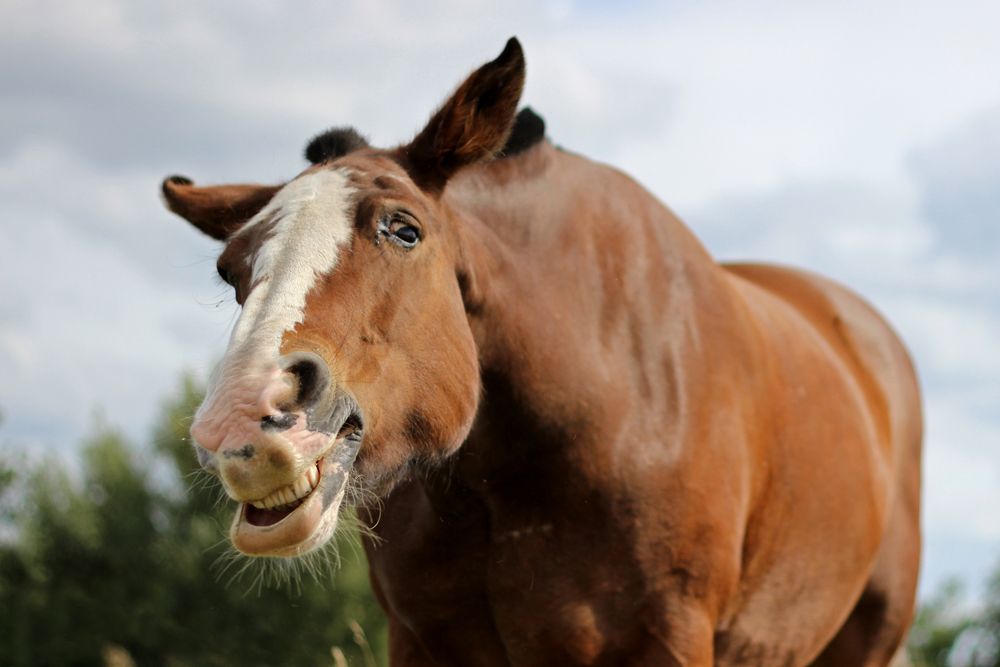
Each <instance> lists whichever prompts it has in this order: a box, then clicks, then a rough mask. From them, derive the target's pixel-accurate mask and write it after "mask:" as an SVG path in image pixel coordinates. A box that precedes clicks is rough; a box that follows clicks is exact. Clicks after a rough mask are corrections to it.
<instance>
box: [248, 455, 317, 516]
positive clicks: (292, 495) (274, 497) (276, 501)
mask: <svg viewBox="0 0 1000 667" xmlns="http://www.w3.org/2000/svg"><path fill="white" fill-rule="evenodd" d="M317 484H319V466H316V465H314V466H310V467H309V469H308V470H306V471H305V472H304V473H303V474H302V477H299V478H298V479H297V480H295V483H294V484H290V485H288V486H286V487H284V488H281V489H278V490H277V491H275V492H274V493H272V494H271V495H269V496H267V497H265V498H261V499H260V500H254V501H252V502H251V503H250V504H251V505H253V506H254V507H256V508H258V509H273V508H275V507H280V506H283V505H292V504H293V503H294V505H295V506H296V507H298V506H299V505H301V504H302V503H301V502H300V501H301V500H302V499H303V498H305V497H306V496H308V495H309V494H310V493H312V490H313V489H315V488H316V485H317Z"/></svg>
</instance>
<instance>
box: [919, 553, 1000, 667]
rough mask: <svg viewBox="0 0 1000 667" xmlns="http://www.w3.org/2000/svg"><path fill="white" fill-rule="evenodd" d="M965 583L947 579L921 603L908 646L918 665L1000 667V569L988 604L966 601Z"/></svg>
mask: <svg viewBox="0 0 1000 667" xmlns="http://www.w3.org/2000/svg"><path fill="white" fill-rule="evenodd" d="M963 592H964V591H963V586H962V584H961V583H960V582H958V581H950V582H947V583H946V584H945V585H944V586H942V587H941V589H940V590H939V591H938V592H937V593H936V594H935V595H934V597H932V598H931V599H930V600H928V601H927V602H926V603H924V604H923V605H921V606H920V609H919V610H918V612H917V618H916V620H915V621H914V623H913V628H912V629H911V631H910V638H909V642H908V646H907V648H908V649H909V654H910V659H911V661H912V663H913V664H914V665H915V667H1000V650H998V649H1000V570H998V571H997V573H996V575H994V579H993V583H992V585H991V586H990V590H989V593H988V595H987V604H986V605H985V606H984V607H983V608H981V609H971V608H969V607H967V606H966V605H965V604H964V599H963Z"/></svg>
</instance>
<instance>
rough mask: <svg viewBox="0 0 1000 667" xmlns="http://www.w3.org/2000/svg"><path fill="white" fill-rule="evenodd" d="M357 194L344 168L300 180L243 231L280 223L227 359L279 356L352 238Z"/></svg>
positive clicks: (264, 250) (265, 248)
mask: <svg viewBox="0 0 1000 667" xmlns="http://www.w3.org/2000/svg"><path fill="white" fill-rule="evenodd" d="M353 192H354V188H352V187H350V186H349V185H348V177H347V173H346V172H345V171H344V170H337V171H335V170H331V169H323V170H321V171H316V172H313V173H311V174H306V175H305V176H300V177H299V178H297V179H295V180H294V181H292V182H291V183H289V184H288V185H286V186H285V187H284V188H282V189H281V190H280V191H279V192H278V194H276V195H275V196H274V198H273V199H272V200H271V201H270V202H269V203H268V204H267V206H265V207H264V208H263V209H261V211H260V213H258V214H257V215H255V216H254V217H253V218H252V219H251V220H250V221H249V222H248V223H247V224H246V225H245V226H244V227H243V229H241V230H240V231H239V232H238V234H245V233H247V232H249V231H250V230H251V229H253V227H255V226H256V225H259V224H261V223H262V222H263V221H265V220H268V219H273V220H274V221H275V224H274V227H273V229H272V230H271V236H270V238H268V239H267V240H266V241H264V243H263V244H262V245H261V247H260V249H259V250H258V252H257V256H256V257H255V258H254V262H253V276H252V282H251V284H252V285H254V287H253V290H252V291H251V292H250V294H249V296H248V297H247V299H246V302H245V303H244V304H243V312H242V313H240V317H239V319H238V320H237V321H236V326H235V327H234V328H233V335H232V337H231V338H230V341H229V350H228V351H227V356H228V355H229V354H232V353H233V352H235V351H236V350H238V349H239V348H243V349H242V350H240V351H241V352H245V353H247V354H262V355H266V356H269V357H277V355H278V348H279V347H280V346H281V338H282V336H283V335H284V333H285V332H286V331H289V330H291V329H293V328H294V327H295V325H296V324H298V323H299V322H301V321H302V315H303V311H304V310H305V305H306V295H307V294H308V293H309V290H311V289H312V288H313V286H315V284H316V281H317V280H318V279H319V278H320V276H323V275H326V274H328V273H329V272H330V271H332V270H333V268H334V267H335V266H336V264H337V256H338V255H339V253H340V249H341V248H342V247H343V246H345V245H346V244H347V243H348V242H349V241H350V239H351V229H352V227H353V225H352V224H351V221H350V219H349V217H348V214H349V205H350V195H351V194H352V193H353ZM241 356H242V355H241Z"/></svg>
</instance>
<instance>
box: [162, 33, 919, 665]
mask: <svg viewBox="0 0 1000 667" xmlns="http://www.w3.org/2000/svg"><path fill="white" fill-rule="evenodd" d="M524 77H525V61H524V54H523V51H522V48H521V46H520V44H519V43H518V41H517V40H516V39H514V38H512V39H511V40H510V41H509V42H508V43H507V45H506V47H505V48H504V50H503V52H502V53H501V54H500V55H499V56H498V57H497V58H496V59H495V60H493V61H491V62H488V63H486V64H485V65H483V66H482V67H480V68H479V69H477V70H476V71H474V72H473V73H472V74H471V75H470V76H469V77H468V78H467V79H466V80H465V81H464V82H463V83H462V84H461V85H460V86H459V87H458V88H457V89H456V91H455V92H454V94H453V95H452V96H451V97H450V98H448V99H447V101H446V102H445V103H444V104H443V105H442V106H441V107H440V108H439V109H438V110H437V111H436V112H435V113H434V114H433V116H432V117H431V118H430V120H429V122H428V123H427V125H426V126H425V127H424V128H423V129H422V130H421V131H420V132H419V133H418V134H417V135H416V136H415V138H414V139H413V140H412V141H410V142H409V143H406V144H404V145H400V146H398V147H396V148H393V149H388V150H386V149H379V148H374V147H371V146H370V145H369V144H368V143H367V141H366V140H365V139H364V138H363V137H362V136H361V135H360V134H358V132H357V131H355V130H354V129H352V128H345V127H341V128H335V129H333V130H330V131H328V132H326V133H324V134H322V135H320V136H317V137H316V138H315V139H314V140H313V141H312V142H310V144H309V146H308V148H307V150H306V157H307V159H308V161H309V162H310V166H309V167H308V168H307V169H305V170H304V171H303V172H302V173H301V174H300V175H298V176H296V177H295V178H293V179H291V180H290V181H288V182H287V183H283V184H279V185H273V186H265V185H254V184H248V185H224V186H216V187H199V186H196V185H194V183H193V182H192V181H191V180H189V179H187V178H184V177H180V176H173V177H169V178H167V179H166V180H165V181H164V183H163V185H162V193H163V196H164V198H165V201H166V204H167V206H168V207H169V209H170V210H171V211H173V212H174V213H177V214H179V215H180V216H182V217H184V218H185V219H187V220H188V221H190V222H191V223H192V224H193V225H194V226H195V227H196V228H198V229H199V230H201V231H202V232H204V233H205V234H208V235H209V236H211V237H213V238H215V239H218V240H220V241H222V242H224V244H225V248H224V250H223V251H222V253H221V255H220V256H219V259H218V272H219V275H220V276H221V278H222V280H224V281H225V282H226V283H228V284H229V285H231V286H232V288H233V289H234V290H235V298H236V300H237V302H238V303H239V304H240V306H241V307H242V310H241V312H240V315H239V317H238V319H237V320H236V323H235V325H234V328H233V332H232V335H231V339H230V341H229V344H228V348H227V350H226V352H225V355H224V356H223V357H222V359H221V361H220V362H219V363H218V365H217V367H216V368H215V370H214V371H213V372H212V375H211V377H210V379H209V384H208V389H207V393H206V397H205V399H204V402H203V403H202V404H201V406H200V408H199V409H198V411H197V413H196V415H195V419H194V422H193V425H192V428H191V434H192V437H193V440H194V448H195V450H196V453H197V456H198V458H199V460H200V462H201V465H202V466H203V467H204V468H205V469H206V470H207V471H209V472H210V473H213V474H214V475H216V476H218V478H219V479H220V480H221V483H222V485H223V487H224V488H225V491H226V493H227V494H228V495H229V496H230V497H231V498H232V499H234V500H235V501H237V502H238V503H239V506H238V509H237V511H236V514H235V517H234V520H233V523H232V526H231V529H230V536H231V539H232V542H233V544H234V545H235V547H236V548H237V549H239V550H240V551H241V552H243V553H245V554H248V555H251V556H274V557H295V556H300V555H303V554H305V553H307V552H310V551H311V550H314V549H317V548H318V547H320V546H321V545H323V544H324V543H325V542H326V541H327V540H328V539H329V538H330V536H331V535H332V534H333V532H334V529H335V527H336V525H337V519H338V513H339V512H340V511H341V509H342V507H349V506H355V507H356V508H357V513H358V516H359V518H360V520H361V521H362V522H363V523H364V524H366V526H367V528H368V532H369V534H368V536H366V537H365V538H364V541H365V551H366V554H367V557H368V561H369V565H370V578H371V584H372V588H373V590H374V592H375V595H376V596H377V597H378V600H379V602H380V603H381V605H382V607H383V608H384V610H385V613H386V615H387V617H388V623H389V653H390V659H391V663H392V664H393V665H482V666H501V665H503V666H513V665H518V666H524V665H689V666H693V665H702V666H704V665H737V664H752V665H763V666H772V665H774V666H778V665H781V666H792V667H796V666H804V665H817V666H820V665H866V666H874V665H880V666H882V665H886V664H888V663H889V662H890V660H891V659H893V657H894V655H895V654H896V653H897V651H898V650H899V647H900V645H901V643H902V640H903V638H904V637H905V635H906V632H907V628H908V626H909V624H910V622H911V619H912V615H913V605H914V596H915V588H916V579H917V571H918V565H919V558H920V528H919V514H920V500H919V498H920V448H921V429H922V426H921V407H920V398H919V390H918V384H917V380H916V377H915V372H914V368H913V365H912V363H911V361H910V358H909V357H908V354H907V352H906V350H905V348H904V346H903V344H902V343H901V342H900V340H899V338H898V337H897V336H896V335H895V334H894V332H893V331H892V329H891V328H890V327H889V325H888V324H887V323H886V322H885V321H884V320H883V319H882V318H881V317H880V316H879V315H878V314H877V313H876V312H875V310H873V308H872V307H871V306H870V305H868V304H867V303H866V302H865V301H864V300H862V299H861V298H860V297H858V296H856V295H855V294H853V293H851V292H850V291H848V290H847V289H846V288H844V287H841V286H839V285H838V284H835V283H833V282H831V281H830V280H827V279H824V278H822V277H820V276H817V275H814V274H812V273H808V272H805V271H800V270H796V269H792V268H785V267H779V266H771V265H765V264H753V263H739V264H736V263H734V264H719V263H717V262H716V261H714V260H713V259H712V258H711V256H710V255H709V254H708V252H707V251H706V249H705V248H704V247H703V246H702V245H701V244H700V242H699V241H698V240H697V239H696V238H695V236H694V235H693V233H692V232H691V231H690V230H689V229H688V228H687V227H685V226H684V225H683V224H682V223H681V222H680V221H679V220H678V219H677V218H676V217H675V216H674V214H673V213H671V212H670V211H669V210H668V209H667V208H666V207H665V206H664V205H662V204H661V203H660V202H659V201H658V200H657V199H656V198H655V197H653V196H652V195H651V194H650V193H648V192H647V191H646V190H644V189H643V188H642V187H641V186H640V185H638V184H637V183H636V182H635V181H633V180H632V179H631V178H629V177H628V176H626V175H624V174H623V173H621V172H619V171H616V170H614V169H612V168H610V167H607V166H603V165H599V164H595V163H594V162H591V161H589V160H587V159H585V158H583V157H581V156H578V155H575V154H573V153H570V152H567V151H564V150H562V149H559V148H556V147H555V146H553V145H552V144H551V143H550V142H549V141H548V140H547V139H546V138H545V128H544V122H543V121H542V120H541V118H540V117H539V116H537V115H536V114H534V112H532V111H531V110H530V109H528V108H525V109H523V110H521V111H520V112H518V111H517V108H518V104H519V100H520V97H521V91H522V87H523V83H524Z"/></svg>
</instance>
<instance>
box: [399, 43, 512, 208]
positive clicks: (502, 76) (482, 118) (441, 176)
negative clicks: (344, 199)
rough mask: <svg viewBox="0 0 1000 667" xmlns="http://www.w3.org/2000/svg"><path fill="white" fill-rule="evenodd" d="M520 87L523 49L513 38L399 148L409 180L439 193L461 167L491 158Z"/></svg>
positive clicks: (501, 143)
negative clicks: (409, 140) (414, 135)
mask: <svg viewBox="0 0 1000 667" xmlns="http://www.w3.org/2000/svg"><path fill="white" fill-rule="evenodd" d="M522 88H524V51H522V50H521V44H520V43H519V42H518V41H517V38H515V37H511V38H510V40H509V41H508V42H507V46H506V47H505V48H504V50H503V53H501V54H500V55H499V56H498V57H497V59H496V60H493V61H491V62H488V63H486V64H485V65H483V66H482V67H480V68H479V69H477V70H476V71H475V72H473V73H472V74H470V75H469V78H468V79H466V80H465V82H464V83H463V84H462V85H461V86H459V87H458V90H456V91H455V94H454V95H452V96H451V98H450V99H449V100H448V101H447V102H445V103H444V106H442V107H441V109H440V110H439V111H438V112H437V113H436V114H434V115H433V116H432V117H431V119H430V121H429V122H428V123H427V127H425V128H424V129H423V130H421V132H420V134H418V135H417V136H416V138H415V139H414V140H413V141H412V142H410V144H409V145H407V146H403V147H402V148H401V149H400V153H401V156H400V157H401V158H402V161H403V163H404V166H406V167H407V170H408V171H409V172H410V178H412V179H413V180H414V182H415V183H416V184H417V185H418V186H420V187H422V188H424V189H427V190H430V191H435V192H440V191H441V190H443V189H444V185H445V183H447V181H448V179H449V178H450V177H451V176H452V175H453V174H454V173H455V172H457V171H458V170H459V169H461V168H462V167H464V166H466V165H469V164H473V163H475V162H481V161H483V160H487V159H489V158H491V157H493V156H494V155H495V154H496V153H497V152H499V151H500V149H502V148H503V146H504V143H505V142H506V141H507V136H508V135H509V134H510V128H511V126H512V125H513V123H514V115H515V113H516V112H517V102H518V100H519V99H520V98H521V89H522Z"/></svg>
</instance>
